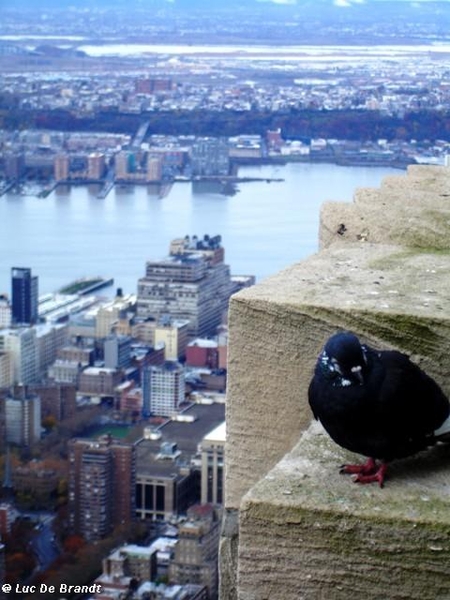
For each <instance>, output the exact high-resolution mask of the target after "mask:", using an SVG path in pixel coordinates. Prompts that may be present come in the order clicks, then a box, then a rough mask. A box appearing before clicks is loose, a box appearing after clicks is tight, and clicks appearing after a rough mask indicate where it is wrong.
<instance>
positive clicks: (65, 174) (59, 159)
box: [54, 154, 70, 181]
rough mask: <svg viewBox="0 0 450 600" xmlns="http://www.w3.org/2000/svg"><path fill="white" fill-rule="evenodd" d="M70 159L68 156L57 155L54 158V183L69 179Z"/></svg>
mask: <svg viewBox="0 0 450 600" xmlns="http://www.w3.org/2000/svg"><path fill="white" fill-rule="evenodd" d="M69 167H70V159H69V155H68V154H57V155H56V156H55V163H54V168H55V179H56V181H67V180H68V179H69Z"/></svg>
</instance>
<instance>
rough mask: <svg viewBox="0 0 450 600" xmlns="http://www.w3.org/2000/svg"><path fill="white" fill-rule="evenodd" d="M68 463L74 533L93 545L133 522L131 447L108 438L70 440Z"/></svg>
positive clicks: (70, 507)
mask: <svg viewBox="0 0 450 600" xmlns="http://www.w3.org/2000/svg"><path fill="white" fill-rule="evenodd" d="M69 460H70V475H69V518H70V525H71V528H72V530H73V531H74V532H75V533H78V534H79V535H81V536H83V537H84V539H85V540H87V541H94V540H98V539H101V538H103V537H105V536H106V535H108V534H109V533H110V532H111V531H112V530H113V528H114V527H117V526H119V525H123V524H127V523H130V522H131V521H133V520H134V516H135V486H136V450H135V446H134V444H126V443H123V442H119V441H117V440H114V439H112V438H111V437H110V436H104V437H102V438H99V439H98V440H97V441H92V440H72V441H71V442H70V444H69Z"/></svg>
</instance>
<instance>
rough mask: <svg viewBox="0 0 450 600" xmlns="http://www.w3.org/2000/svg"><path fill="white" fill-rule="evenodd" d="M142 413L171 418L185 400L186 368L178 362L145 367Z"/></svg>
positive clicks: (146, 415)
mask: <svg viewBox="0 0 450 600" xmlns="http://www.w3.org/2000/svg"><path fill="white" fill-rule="evenodd" d="M142 379H143V381H142V397H143V407H142V412H143V416H144V417H149V416H150V415H158V416H171V415H173V414H174V413H176V412H177V411H178V410H179V407H180V405H181V404H182V403H183V402H184V399H185V384H184V368H183V367H182V365H180V364H179V363H178V362H175V361H166V362H165V363H164V365H162V366H160V367H158V366H148V367H144V369H143V372H142Z"/></svg>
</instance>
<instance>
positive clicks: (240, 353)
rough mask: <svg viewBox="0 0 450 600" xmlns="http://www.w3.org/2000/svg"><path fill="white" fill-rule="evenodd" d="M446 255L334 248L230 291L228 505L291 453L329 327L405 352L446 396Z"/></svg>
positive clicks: (449, 306)
mask: <svg viewBox="0 0 450 600" xmlns="http://www.w3.org/2000/svg"><path fill="white" fill-rule="evenodd" d="M449 264H450V263H449V254H448V253H446V252H424V251H416V250H412V249H406V248H403V247H397V246H384V245H377V244H374V245H371V244H364V245H363V246H359V245H357V246H354V245H346V246H345V247H332V248H330V249H328V250H326V251H322V252H320V253H319V254H317V255H315V256H312V257H310V258H309V259H307V260H306V261H304V262H302V263H299V264H297V265H294V266H292V267H290V268H288V269H286V270H284V271H282V272H280V273H278V274H277V275H275V276H274V277H271V278H269V279H266V280H265V281H264V282H262V283H261V284H259V285H257V286H254V287H253V288H250V289H248V290H244V291H243V292H241V293H239V294H237V295H236V296H235V297H234V298H233V299H232V301H231V307H230V319H229V321H230V346H229V361H228V374H229V385H228V404H227V436H228V441H227V448H226V456H227V472H226V506H227V507H229V508H238V507H239V504H240V501H241V498H242V496H243V495H244V494H245V493H246V492H247V491H248V489H249V488H250V487H251V486H252V485H253V484H254V483H256V481H258V479H260V477H262V476H263V475H264V474H265V473H266V472H267V470H268V469H269V468H271V467H272V466H273V465H274V464H276V462H278V460H280V458H281V457H282V456H283V455H284V454H285V453H286V452H287V451H289V450H290V449H291V448H292V447H293V445H294V443H295V441H296V440H297V439H298V436H299V434H300V432H301V431H302V430H303V429H304V428H305V427H306V426H307V424H308V423H309V420H310V418H311V414H310V411H309V407H308V405H307V388H308V384H309V381H310V378H311V375H312V370H313V367H314V363H315V360H316V357H317V355H318V353H319V351H320V348H321V346H322V344H323V342H324V341H325V339H326V338H327V337H328V336H329V335H330V334H331V333H333V332H335V331H336V329H337V328H344V329H350V330H353V331H355V332H357V333H358V334H359V335H360V336H361V337H362V339H364V340H365V341H366V342H369V343H371V344H374V345H375V346H379V347H386V348H387V347H393V348H398V349H400V350H402V351H404V352H406V353H408V354H410V355H411V357H412V358H413V360H415V361H416V362H418V363H420V365H421V366H422V368H424V369H425V370H426V371H427V372H429V373H430V375H432V376H434V377H435V378H436V379H437V381H438V382H439V383H440V384H441V385H442V386H443V387H444V389H445V390H446V392H447V393H450V382H449V380H448V373H449V372H450V275H449Z"/></svg>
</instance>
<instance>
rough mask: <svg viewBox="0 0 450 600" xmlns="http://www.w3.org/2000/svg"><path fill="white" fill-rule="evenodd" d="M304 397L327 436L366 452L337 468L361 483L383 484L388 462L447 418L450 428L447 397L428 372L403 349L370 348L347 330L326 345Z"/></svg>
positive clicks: (423, 441) (425, 440)
mask: <svg viewBox="0 0 450 600" xmlns="http://www.w3.org/2000/svg"><path fill="white" fill-rule="evenodd" d="M308 396H309V403H310V406H311V409H312V411H313V414H314V416H315V418H316V419H318V420H319V421H320V422H321V423H322V425H323V426H324V428H325V429H326V431H327V432H328V433H329V435H330V436H331V438H332V439H333V440H334V441H335V442H336V443H337V444H339V445H340V446H342V447H344V448H346V449H347V450H350V451H352V452H355V453H358V454H362V455H364V456H367V457H368V461H367V462H366V463H365V464H363V465H344V467H342V472H344V473H354V474H355V475H356V478H355V480H356V481H358V482H360V483H370V482H372V481H377V482H378V483H379V484H380V486H383V483H384V476H385V473H386V469H387V463H389V462H390V461H392V460H394V459H397V458H404V457H407V456H410V455H413V454H415V453H416V452H419V451H420V450H423V449H425V448H427V447H428V446H431V445H433V444H434V443H436V441H437V440H438V435H437V433H436V432H437V430H438V429H440V430H441V431H440V432H439V434H440V433H441V432H445V431H446V427H447V424H446V425H445V426H443V424H444V423H446V420H448V431H450V419H449V414H450V404H449V401H448V399H447V398H446V396H445V395H444V393H443V392H442V390H441V388H440V387H439V386H438V385H437V383H436V382H435V381H434V380H433V379H432V378H431V377H429V376H428V375H427V374H426V373H424V372H423V371H422V370H421V369H420V368H419V367H418V366H417V365H416V364H414V363H413V362H411V360H410V359H409V358H408V356H406V355H405V354H402V353H401V352H397V351H393V350H384V351H378V350H375V349H374V348H371V347H370V346H367V345H364V344H361V343H360V341H359V339H358V338H357V337H356V336H355V335H354V334H352V333H348V332H343V333H337V334H335V335H333V336H332V337H331V338H330V339H329V340H328V341H327V343H326V344H325V346H324V349H323V350H322V352H321V354H320V355H319V358H318V360H317V364H316V367H315V371H314V376H313V378H312V380H311V383H310V386H309V392H308ZM377 460H379V461H381V464H380V465H378V464H377V462H376V461H377Z"/></svg>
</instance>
